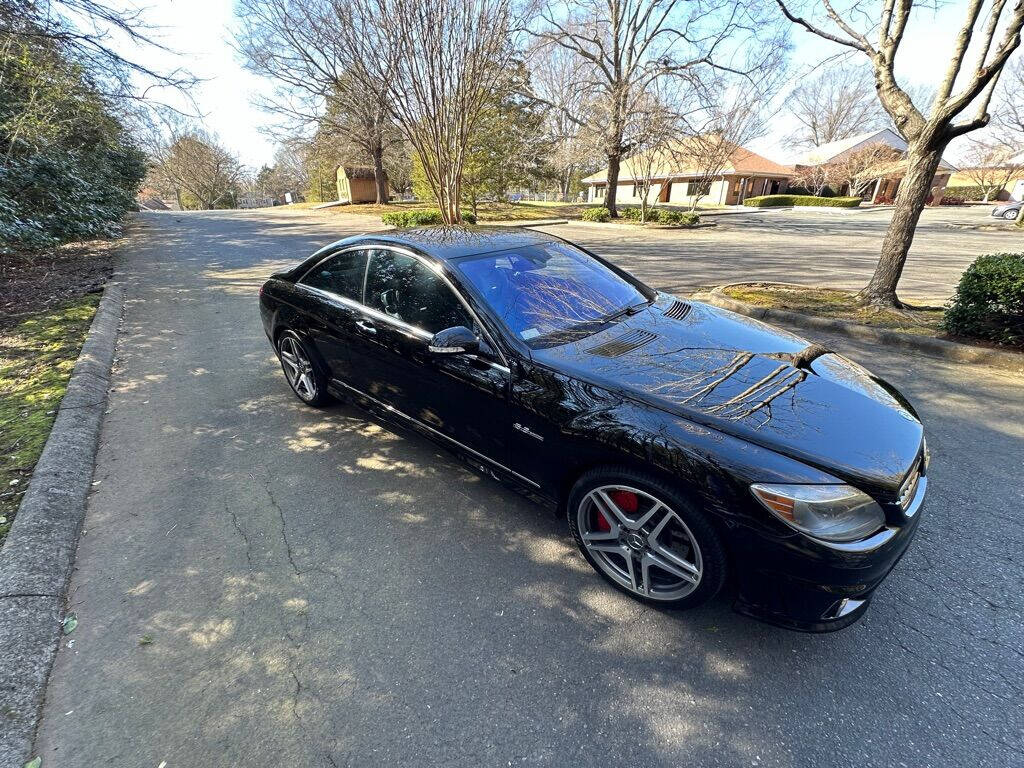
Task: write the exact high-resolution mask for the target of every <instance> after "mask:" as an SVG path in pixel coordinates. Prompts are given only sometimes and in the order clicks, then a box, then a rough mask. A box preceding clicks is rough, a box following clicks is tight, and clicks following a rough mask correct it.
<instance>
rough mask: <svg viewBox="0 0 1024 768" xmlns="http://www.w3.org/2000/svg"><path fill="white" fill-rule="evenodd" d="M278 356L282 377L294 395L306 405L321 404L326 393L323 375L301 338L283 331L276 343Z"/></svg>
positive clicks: (290, 332) (325, 398) (326, 397)
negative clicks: (282, 372)
mask: <svg viewBox="0 0 1024 768" xmlns="http://www.w3.org/2000/svg"><path fill="white" fill-rule="evenodd" d="M277 353H278V357H280V358H281V369H282V370H283V371H284V377H285V378H286V379H287V380H288V384H289V386H291V388H292V391H293V392H294V393H295V395H296V396H297V397H298V398H299V399H300V400H301V401H302V402H304V403H306V404H307V405H322V404H323V403H325V402H327V400H328V395H327V391H326V387H325V386H324V382H323V377H322V376H321V375H320V372H319V371H318V370H317V368H316V365H315V363H314V362H313V360H312V356H311V355H310V354H309V352H308V351H307V350H306V347H305V345H304V344H303V343H302V340H301V339H300V338H299V337H298V336H297V335H296V334H295V333H293V332H292V331H285V332H284V333H283V334H281V338H280V339H279V340H278V343H277Z"/></svg>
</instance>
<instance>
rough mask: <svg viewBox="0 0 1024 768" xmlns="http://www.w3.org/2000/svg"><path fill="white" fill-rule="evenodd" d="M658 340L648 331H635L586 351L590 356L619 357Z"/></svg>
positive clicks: (654, 334) (655, 335)
mask: <svg viewBox="0 0 1024 768" xmlns="http://www.w3.org/2000/svg"><path fill="white" fill-rule="evenodd" d="M656 338H658V335H657V334H656V333H651V332H650V331H644V330H641V329H639V328H638V329H637V330H635V331H630V332H629V333H624V334H622V335H621V336H617V337H616V338H614V339H611V340H609V341H606V342H604V343H603V344H598V345H597V346H596V347H591V348H590V349H588V350H587V352H589V353H590V354H592V355H598V356H600V357H619V356H620V355H624V354H626V353H627V352H632V351H633V350H634V349H639V348H640V347H642V346H643V345H644V344H648V343H650V342H652V341H654V340H655V339H656Z"/></svg>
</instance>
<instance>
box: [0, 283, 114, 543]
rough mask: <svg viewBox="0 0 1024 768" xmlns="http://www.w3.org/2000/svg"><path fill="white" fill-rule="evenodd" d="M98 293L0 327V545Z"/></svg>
mask: <svg viewBox="0 0 1024 768" xmlns="http://www.w3.org/2000/svg"><path fill="white" fill-rule="evenodd" d="M99 301H100V296H99V294H95V293H94V294H87V295H85V296H81V297H79V298H76V299H71V300H69V301H66V302H64V303H62V304H59V305H57V306H54V307H51V308H50V309H48V310H45V311H43V312H37V313H33V314H30V315H26V316H24V317H23V318H21V319H20V320H19V321H18V322H17V323H16V324H14V325H11V326H8V327H4V328H0V545H2V544H3V540H4V539H5V538H6V537H7V532H8V531H9V530H10V527H11V523H12V522H13V521H14V514H15V512H17V510H18V505H19V504H20V503H21V497H22V496H23V495H24V493H25V490H26V489H27V488H28V480H29V478H30V477H31V476H32V468H33V467H34V466H35V464H36V461H37V460H38V459H39V454H40V453H42V451H43V445H45V443H46V438H47V437H48V436H49V434H50V427H51V426H53V420H54V419H55V418H56V416H57V407H58V406H59V405H60V401H61V398H62V397H63V396H64V390H65V389H66V388H67V383H68V379H69V378H70V376H71V369H72V368H74V365H75V360H77V359H78V353H79V350H81V348H82V343H83V342H84V341H85V336H86V333H87V332H88V331H89V325H90V324H91V323H92V317H93V315H94V314H95V313H96V307H97V305H98V304H99Z"/></svg>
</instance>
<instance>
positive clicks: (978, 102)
mask: <svg viewBox="0 0 1024 768" xmlns="http://www.w3.org/2000/svg"><path fill="white" fill-rule="evenodd" d="M775 1H776V3H777V4H778V6H779V8H780V9H781V10H782V13H783V14H784V15H785V17H786V18H787V19H789V21H791V22H792V23H794V24H797V25H799V26H800V27H803V28H804V29H806V30H807V31H809V32H811V33H813V34H815V35H817V36H818V37H821V38H823V39H825V40H828V41H830V42H833V43H835V44H837V45H840V46H843V47H845V48H849V49H851V50H854V51H859V52H860V53H862V54H863V55H864V56H866V57H867V59H868V61H870V62H871V67H872V71H873V74H874V78H875V89H876V91H877V93H878V98H879V101H880V102H881V104H882V107H883V108H884V109H885V111H886V113H888V115H889V117H890V118H891V119H892V122H893V125H894V126H895V128H896V130H897V131H899V133H900V134H901V135H902V136H903V138H904V139H905V140H906V141H907V144H908V146H909V149H908V153H907V171H906V174H905V175H904V177H903V180H902V182H901V183H900V187H899V191H898V192H897V195H896V210H895V211H894V212H893V217H892V222H891V224H890V225H889V229H888V231H887V232H886V236H885V240H884V241H883V243H882V253H881V257H880V258H879V260H878V265H877V266H876V268H875V272H874V275H872V277H871V280H870V282H869V283H868V284H867V286H866V287H865V288H864V289H863V290H862V291H861V293H860V298H861V300H862V301H863V302H864V303H865V304H869V305H872V306H877V307H883V308H898V307H900V306H901V303H900V301H899V299H898V297H897V295H896V287H897V285H898V284H899V280H900V276H901V275H902V274H903V267H904V265H905V264H906V261H907V254H908V252H909V251H910V245H911V243H912V242H913V240H914V230H915V229H916V228H917V222H918V219H920V217H921V211H922V210H923V209H924V206H925V202H926V201H927V199H928V197H929V195H930V194H931V192H932V184H933V180H934V177H935V172H936V170H938V167H939V163H940V162H941V161H942V153H943V151H944V150H945V149H946V147H947V146H948V144H949V142H950V141H952V140H953V139H955V138H957V137H958V136H963V135H964V134H967V133H970V132H971V131H974V130H977V129H978V128H982V127H984V126H986V125H987V124H988V122H989V119H990V115H989V112H988V107H989V102H990V101H991V99H992V92H993V90H994V89H995V86H996V83H997V82H998V79H999V75H1000V73H1001V72H1002V70H1003V67H1004V66H1005V65H1006V62H1007V59H1009V57H1010V54H1011V53H1013V51H1015V50H1016V49H1017V47H1018V46H1019V45H1020V31H1021V27H1022V25H1024V2H1017V4H1016V5H1013V6H1008V3H1007V0H989V2H986V0H967V3H966V11H965V16H964V21H963V23H962V25H961V27H960V29H959V31H958V32H957V35H956V38H955V40H954V43H953V48H952V50H951V51H950V55H949V63H948V65H947V66H946V70H945V73H944V74H943V77H942V81H941V82H940V84H939V87H938V89H937V90H936V92H935V97H934V99H933V100H932V102H931V107H930V109H924V110H923V111H922V106H923V105H920V102H919V103H918V104H917V105H915V103H914V101H913V100H912V98H911V96H910V94H908V92H907V89H906V88H905V87H903V86H901V85H900V83H899V82H898V80H897V77H896V72H895V68H896V54H897V53H898V52H899V48H900V44H901V43H902V42H903V39H904V36H905V34H906V31H907V25H908V22H909V21H910V17H911V13H912V11H913V8H914V3H913V0H882V2H881V3H880V12H879V14H878V16H877V17H874V18H872V17H871V15H869V14H868V13H867V12H866V11H865V8H864V6H863V4H862V3H861V2H858V1H857V0H854V1H853V2H851V3H849V4H848V5H847V7H846V8H845V9H843V8H840V9H839V10H837V8H836V6H835V5H834V4H833V3H832V2H831V1H830V0H821V8H822V14H823V18H820V19H815V18H814V17H811V18H805V17H803V16H798V15H796V14H794V13H793V11H792V10H791V9H790V7H789V6H788V5H787V4H786V0H775ZM986 6H987V12H986V13H984V14H983V13H982V11H983V10H984V8H985V7H986ZM841 11H843V12H841ZM844 13H845V15H844ZM968 48H971V49H972V52H971V53H972V55H971V58H972V60H971V61H970V62H967V63H966V64H965V62H966V60H967V54H968ZM904 85H905V84H904ZM968 111H970V112H971V113H972V115H971V116H970V117H966V118H965V119H963V120H961V121H959V122H957V120H958V118H960V117H961V116H962V115H963V114H964V113H965V112H968Z"/></svg>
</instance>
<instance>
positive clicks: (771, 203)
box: [743, 195, 861, 208]
mask: <svg viewBox="0 0 1024 768" xmlns="http://www.w3.org/2000/svg"><path fill="white" fill-rule="evenodd" d="M860 203H861V199H860V198H859V197H815V196H814V195H762V196H761V197H748V198H747V199H746V200H744V201H743V204H744V205H746V206H749V207H750V208H774V207H776V206H783V205H795V206H802V205H809V206H822V207H825V208H856V207H857V206H859V205H860Z"/></svg>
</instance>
